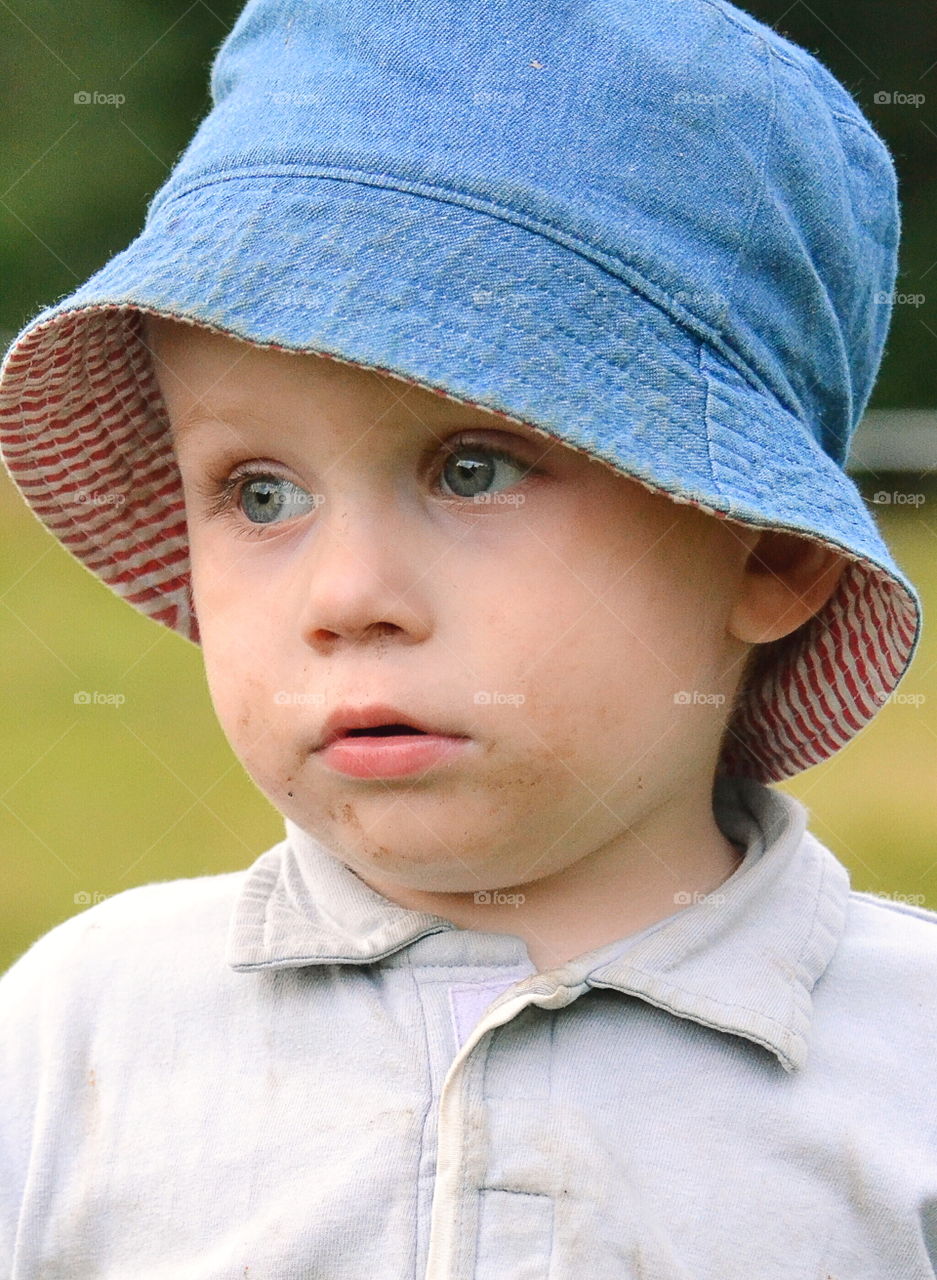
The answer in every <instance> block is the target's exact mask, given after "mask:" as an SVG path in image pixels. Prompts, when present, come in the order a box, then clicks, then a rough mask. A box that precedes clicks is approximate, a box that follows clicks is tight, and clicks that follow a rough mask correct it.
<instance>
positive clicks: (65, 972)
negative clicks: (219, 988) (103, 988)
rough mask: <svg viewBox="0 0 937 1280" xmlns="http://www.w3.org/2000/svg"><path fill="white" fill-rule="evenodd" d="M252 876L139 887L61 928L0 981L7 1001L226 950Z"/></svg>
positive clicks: (205, 877)
mask: <svg viewBox="0 0 937 1280" xmlns="http://www.w3.org/2000/svg"><path fill="white" fill-rule="evenodd" d="M247 874H248V872H247V871H246V870H242V871H229V872H222V873H218V874H214V875H201V876H191V877H181V878H179V879H176V880H159V881H153V882H152V883H150V884H142V885H136V886H134V887H133V888H130V889H124V890H122V891H121V892H119V893H115V894H113V895H111V896H109V897H106V898H102V899H101V900H100V901H99V902H96V903H95V904H94V905H93V906H90V907H87V908H86V909H85V910H83V911H79V912H77V913H76V914H75V915H73V916H69V917H68V919H66V920H63V921H61V922H60V923H59V924H57V925H53V927H52V928H51V929H49V930H48V931H47V932H46V933H44V934H42V935H41V936H40V937H39V938H37V939H36V940H35V941H34V942H33V943H32V944H31V945H30V946H29V947H28V948H27V950H26V951H24V952H23V953H22V954H21V955H20V956H19V957H18V958H17V959H16V960H15V961H14V963H13V964H12V965H11V966H10V967H9V968H8V969H7V970H6V972H5V973H3V974H0V996H2V994H3V992H4V990H5V989H6V990H9V988H10V987H11V986H13V985H14V984H15V985H20V986H28V985H31V983H39V982H41V981H42V980H43V979H44V978H48V977H49V976H50V975H51V974H53V973H54V974H55V975H56V977H57V978H58V979H59V980H60V981H67V979H68V977H69V975H71V977H72V978H73V979H76V978H77V976H78V974H79V972H80V973H82V974H83V976H84V977H85V978H86V979H87V978H88V977H90V976H91V975H92V974H93V973H94V972H95V971H97V972H100V971H102V970H107V969H108V968H111V972H113V966H116V965H121V964H124V965H125V964H127V963H128V961H130V962H143V963H147V964H151V965H154V966H155V965H158V964H160V963H161V962H165V961H173V960H175V961H178V960H179V959H180V958H181V956H182V955H183V954H184V953H185V952H187V951H192V949H200V948H203V947H211V948H214V949H215V950H217V947H218V945H219V941H220V945H221V946H222V947H223V945H224V935H225V932H226V930H227V927H228V920H229V917H230V914H231V911H232V909H233V906H234V902H235V899H236V896H237V893H238V892H239V890H240V888H241V887H242V885H243V883H244V878H245V877H246V876H247Z"/></svg>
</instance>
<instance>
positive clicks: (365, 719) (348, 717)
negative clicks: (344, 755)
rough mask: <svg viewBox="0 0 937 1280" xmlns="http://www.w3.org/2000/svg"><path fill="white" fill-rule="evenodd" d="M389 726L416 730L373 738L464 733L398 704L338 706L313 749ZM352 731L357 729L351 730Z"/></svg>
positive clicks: (445, 736)
mask: <svg viewBox="0 0 937 1280" xmlns="http://www.w3.org/2000/svg"><path fill="white" fill-rule="evenodd" d="M389 725H398V726H406V727H407V728H409V729H412V730H414V733H413V734H412V735H411V734H406V735H405V734H403V733H401V734H397V735H393V734H389V733H383V734H380V735H378V734H376V733H375V734H374V735H372V737H371V740H372V741H380V742H388V741H390V742H392V741H393V740H394V738H395V736H396V737H397V738H400V737H404V736H406V737H420V736H435V737H444V738H461V737H463V736H464V735H462V734H456V733H453V732H452V731H451V729H450V728H449V726H443V725H432V724H429V723H428V722H426V721H424V720H423V719H421V718H420V717H417V716H414V715H411V714H410V713H409V712H407V711H401V710H400V709H399V708H397V707H391V706H387V705H386V704H375V703H372V704H371V705H369V706H366V707H351V706H345V707H337V708H336V709H335V710H334V711H333V712H332V713H331V715H330V716H329V717H328V718H327V719H326V721H325V724H324V725H323V727H322V733H321V734H320V736H319V739H318V741H317V743H316V746H315V748H314V750H316V751H321V750H323V749H325V748H326V747H328V746H330V745H331V744H332V743H333V742H335V741H338V740H340V739H344V738H346V737H348V736H349V735H350V737H351V740H354V739H355V738H360V737H363V736H364V735H365V731H366V730H368V729H374V730H377V729H380V728H382V727H383V728H384V729H385V730H386V728H387V726H389ZM352 730H355V731H356V732H354V733H351V731H352Z"/></svg>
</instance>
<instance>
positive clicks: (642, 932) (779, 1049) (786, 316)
mask: <svg viewBox="0 0 937 1280" xmlns="http://www.w3.org/2000/svg"><path fill="white" fill-rule="evenodd" d="M212 88H213V94H214V105H213V109H212V112H211V113H210V114H209V116H208V117H207V118H206V120H205V121H203V123H202V124H201V126H200V127H199V130H198V132H197V134H196V136H195V138H194V139H193V142H192V143H191V145H190V147H189V148H188V150H187V151H186V153H185V155H184V156H183V157H182V158H181V159H180V161H179V162H178V164H177V166H176V168H175V170H174V171H173V173H172V175H171V176H170V178H169V180H168V182H167V184H166V186H165V187H164V188H163V189H162V190H161V191H160V192H159V194H158V195H157V196H156V198H155V200H154V201H153V203H152V205H151V207H150V211H149V215H148V219H147V225H146V227H145V228H144V230H143V232H142V233H141V235H140V236H139V237H138V239H137V240H136V241H135V242H134V243H133V244H132V245H131V246H130V247H129V248H128V249H127V250H126V251H125V252H124V253H122V254H120V255H118V256H117V257H116V258H115V259H113V260H112V261H111V262H110V263H108V264H106V265H105V267H104V268H102V270H101V271H100V272H98V273H97V275H96V276H94V277H93V278H92V279H91V280H90V281H88V282H87V283H86V284H85V285H84V286H82V288H81V289H79V290H78V291H77V292H76V293H75V294H73V295H72V296H71V297H70V298H68V299H66V300H65V301H63V302H61V303H59V304H57V305H56V306H55V307H52V308H50V309H49V310H47V311H45V312H43V313H42V314H41V315H40V316H39V317H37V318H36V319H35V320H34V321H32V322H31V324H30V325H29V326H27V328H26V329H25V330H24V331H23V332H22V333H21V334H20V336H19V337H18V339H17V340H16V342H15V343H14V345H13V347H12V348H11V350H10V352H9V353H8V356H7V358H6V360H5V362H4V366H3V369H2V374H0V413H2V418H0V422H2V443H3V450H4V458H5V461H6V465H7V467H8V469H9V471H10V474H11V475H12V476H13V478H14V479H15V480H16V482H17V483H18V484H19V486H20V488H21V490H22V492H23V494H24V496H25V498H26V499H27V501H29V503H30V504H31V506H32V508H33V510H34V511H35V512H36V514H37V515H38V516H39V517H40V518H41V519H42V520H43V521H44V522H45V523H46V525H47V526H48V527H49V528H50V529H51V530H52V531H53V532H54V533H55V534H56V535H57V536H58V537H59V538H61V540H62V541H63V543H64V544H65V545H66V546H67V547H68V548H69V549H70V550H71V551H72V552H73V553H74V554H75V555H76V556H77V557H78V558H79V559H80V560H81V561H82V563H84V564H86V565H87V566H88V567H89V568H91V569H92V570H93V571H94V572H95V573H97V574H98V575H99V576H100V577H101V578H102V580H103V581H104V582H106V583H107V584H108V585H109V586H111V587H112V588H114V589H115V590H117V591H119V592H120V593H121V594H122V595H123V596H124V597H125V598H126V599H127V600H128V601H129V602H130V603H131V604H133V605H134V606H135V607H137V608H138V609H141V610H142V611H143V612H145V613H146V614H148V615H149V616H150V617H152V618H154V619H156V620H157V621H159V622H161V623H163V624H165V625H167V626H170V627H172V628H174V629H175V630H177V631H178V632H180V633H181V634H182V635H185V636H187V637H188V638H189V639H192V640H193V641H197V642H198V643H200V645H201V647H202V651H203V654H204V659H205V666H206V672H207V676H208V680H209V684H210V689H211V694H212V699H213V703H214V706H215V708H216V710H217V713H218V716H219V719H220V721H221V724H222V725H223V727H224V730H225V732H226V734H227V735H228V737H229V739H230V741H231V743H232V746H233V748H234V750H235V751H236V752H237V754H238V756H239V758H240V759H241V761H242V762H243V763H244V765H245V767H246V768H247V770H248V771H249V773H250V775H251V777H252V778H253V779H254V780H255V781H256V783H257V785H258V786H259V787H260V788H261V790H262V791H263V792H264V794H265V795H267V796H268V797H269V798H270V799H271V800H272V802H273V803H274V804H275V805H276V806H277V808H278V809H279V810H280V811H281V812H282V813H283V815H284V829H285V838H284V839H283V840H282V841H281V842H280V843H279V844H277V845H276V846H275V847H274V848H272V849H270V850H268V851H267V852H265V853H264V854H263V855H262V856H261V857H259V858H258V860H257V861H256V862H255V863H254V865H253V866H251V867H249V868H248V869H246V870H244V871H239V872H235V873H231V874H225V875H217V876H202V877H196V878H192V879H183V880H176V881H172V882H166V883H156V884H150V885H146V886H142V887H139V888H135V889H131V890H129V891H127V892H124V893H120V894H118V895H116V896H115V897H113V898H110V899H108V900H106V901H104V902H102V903H100V904H99V905H97V906H94V907H92V908H91V909H90V910H87V911H84V912H82V913H81V914H80V915H78V916H76V917H74V918H72V919H70V920H68V921H66V922H65V923H64V924H61V925H59V926H58V927H56V928H54V929H52V930H51V931H50V932H48V933H47V934H46V935H45V936H44V937H42V938H40V939H39V940H38V941H37V942H36V943H35V944H34V945H33V946H32V947H31V948H30V949H29V950H28V951H27V952H26V953H25V954H24V955H23V956H22V957H20V959H19V960H18V961H17V962H16V963H15V964H14V965H13V966H12V968H11V969H10V970H9V971H8V972H7V973H6V974H5V975H4V977H3V979H2V981H0V1028H2V1037H0V1085H2V1099H3V1101H2V1103H0V1178H2V1183H0V1259H2V1270H3V1274H4V1275H5V1276H10V1277H12V1278H13V1280H34V1278H38V1277H40V1276H41V1277H43V1280H52V1278H53V1277H68V1278H69V1280H79V1278H81V1277H95V1278H101V1280H127V1278H128V1277H134V1280H144V1278H152V1280H156V1277H167V1278H168V1277H173V1278H174V1280H175V1278H176V1277H178V1278H180V1280H209V1278H211V1280H215V1278H218V1280H221V1278H222V1277H223V1278H224V1280H233V1278H234V1277H250V1278H251V1280H267V1278H268V1277H270V1278H273V1277H276V1280H282V1278H284V1277H296V1278H298V1277H321V1278H323V1280H361V1278H362V1277H367V1276H378V1277H381V1280H416V1278H417V1277H419V1278H421V1280H422V1278H426V1280H535V1278H536V1280H539V1278H541V1277H542V1278H543V1280H548V1278H549V1280H568V1278H571V1277H576V1278H577V1280H579V1278H580V1277H582V1278H583V1280H613V1278H614V1280H623V1278H630V1280H637V1278H638V1277H641V1278H643V1280H649V1278H653V1280H754V1278H755V1277H757V1280H873V1278H874V1280H886V1278H889V1280H897V1278H899V1277H900V1278H901V1280H926V1278H932V1277H934V1276H935V1275H937V1109H935V1106H934V1103H933V1092H934V1089H933V1085H934V1071H933V1067H932V1062H933V1040H934V1031H935V1025H937V1024H935V1014H937V999H935V985H934V979H935V977H937V933H935V931H934V924H935V922H937V915H934V914H932V913H931V912H929V911H926V910H920V909H913V908H909V907H904V906H899V905H897V904H894V903H888V902H885V901H883V900H881V899H879V898H876V897H873V896H871V895H866V894H861V893H855V892H851V891H850V885H849V879H848V875H847V873H846V870H845V868H844V867H843V866H842V864H841V863H840V862H839V861H838V859H837V858H836V856H835V855H834V854H833V853H832V852H831V851H830V850H828V849H827V848H825V847H824V846H823V845H822V844H821V843H820V842H819V841H818V840H817V839H816V838H815V837H814V836H813V835H812V834H811V833H810V832H809V831H808V830H807V829H806V819H807V813H806V810H805V809H804V807H803V806H802V805H801V804H800V803H798V802H797V801H795V800H794V799H792V798H791V797H789V796H788V795H786V794H785V793H783V792H780V791H777V790H775V789H773V788H772V787H771V785H770V784H771V783H772V782H773V781H777V780H780V779H782V778H784V777H789V776H792V775H793V774H795V773H797V772H798V771H800V770H803V769H806V768H808V767H809V766H810V765H811V764H814V763H817V762H818V761H820V760H823V759H826V758H828V757H829V756H830V755H832V754H833V753H834V752H835V751H837V750H838V749H840V748H841V747H842V746H843V745H844V744H845V743H846V742H848V741H849V740H850V739H851V738H852V737H853V736H854V735H855V734H856V733H857V732H858V731H859V730H861V728H862V727H863V726H864V725H865V724H867V723H868V722H869V720H870V719H871V718H872V717H873V716H874V714H875V711H876V710H877V709H878V708H879V707H880V706H881V704H882V701H883V700H884V698H885V697H886V696H887V695H888V694H889V693H890V692H891V691H892V690H893V689H894V688H895V686H896V685H897V683H898V681H899V680H900V678H901V676H902V675H903V673H904V671H905V670H906V668H907V666H908V664H909V663H910V661H911V658H912V656H913V653H914V650H915V646H916V644H917V640H918V634H919V629H920V603H919V600H918V598H917V595H916V593H915V590H914V588H913V586H912V585H911V584H910V583H909V582H908V581H907V579H906V578H905V577H904V575H903V574H902V572H901V571H900V569H899V568H898V566H897V565H896V564H895V563H894V561H893V559H892V558H891V555H890V553H889V551H888V549H887V548H886V547H885V545H884V544H883V542H882V541H881V538H880V536H879V533H878V531H877V529H876V527H875V525H874V522H873V521H872V519H871V517H870V516H869V514H868V513H867V511H866V509H865V507H864V505H863V502H862V499H861V497H860V495H859V493H858V491H857V489H856V488H855V486H854V485H853V484H852V482H851V481H850V480H849V479H848V478H847V476H846V475H845V474H844V471H843V464H844V460H845V457H846V454H847V450H848V446H849V441H850V438H851V435H852V432H853V430H854V428H855V426H856V423H857V422H858V420H859V419H860V417H861V415H862V412H863V410H864V408H865V405H866V403H867V401H868V398H869V395H870V393H871V389H872V386H873V383H874V379H875V376H876V373H877V370H878V366H879V362H880V358H881V352H882V348H883V344H884V341H885V336H886V332H887V326H888V319H889V308H888V307H887V306H883V305H880V304H879V303H878V301H877V299H878V298H879V297H880V295H881V294H882V293H884V294H888V293H889V291H890V290H891V288H892V286H893V284H894V278H895V271H896V247H897V225H898V221H897V220H898V211H897V204H896V194H895V177H894V171H893V168H892V166H891V161H890V158H889V156H888V153H887V151H886V150H885V148H884V146H883V144H882V143H881V141H880V140H879V139H878V138H877V137H876V135H875V134H874V133H873V131H872V130H871V128H870V126H869V124H868V122H867V121H866V120H865V119H864V117H863V116H862V114H861V112H860V110H859V108H858V106H857V105H856V104H855V102H854V101H853V100H852V99H851V97H850V96H849V95H848V94H847V93H846V91H845V90H844V89H843V88H842V86H840V85H839V84H838V83H837V82H836V81H835V80H834V79H833V78H832V77H831V76H830V75H829V73H828V72H827V71H826V70H825V69H824V68H822V67H821V66H820V65H819V64H818V63H817V62H816V61H815V60H814V59H813V58H812V57H811V56H810V55H808V54H807V53H805V52H804V51H803V50H801V49H799V48H797V47H796V46H794V45H792V44H790V43H789V42H787V41H785V40H784V39H782V38H781V37H779V36H778V35H777V34H776V33H774V32H772V31H771V30H770V29H768V28H766V27H764V26H762V25H761V24H759V23H757V22H755V21H754V20H752V19H751V18H750V17H748V16H746V15H745V14H743V13H742V12H740V11H739V10H737V9H735V8H733V7H732V6H730V5H728V4H725V3H721V2H720V0H683V2H682V3H680V4H675V3H673V0H616V2H615V3H612V4H604V5H595V4H584V5H579V6H564V5H559V4H547V5H542V4H538V5H536V6H533V5H526V4H520V5H519V4H517V3H512V4H510V5H508V4H507V3H492V2H491V0H484V3H482V2H481V0H470V3H469V4H468V5H466V4H464V3H462V4H459V5H458V6H455V5H451V4H449V3H448V0H434V2H432V3H423V4H417V5H410V6H402V5H398V4H396V3H393V2H392V0H370V2H369V3H368V4H367V5H363V4H358V3H357V2H356V0H352V2H351V3H349V2H348V0H342V3H341V4H339V3H337V2H333V3H329V2H328V0H327V2H326V3H324V4H321V5H317V6H311V5H299V4H295V3H292V0H252V3H250V4H249V5H248V6H247V8H246V9H245V10H244V12H243V14H242V16H241V18H240V19H239V21H238V23H237V26H236V27H235V29H234V31H233V32H232V33H231V35H230V36H229V37H228V39H227V40H226V41H225V43H224V45H223V46H222V48H221V50H220V51H219V53H218V56H217V59H216V62H215V66H214V70H213V77H212ZM103 495H110V498H109V500H108V501H94V500H93V499H94V498H101V497H103ZM369 730H370V732H369Z"/></svg>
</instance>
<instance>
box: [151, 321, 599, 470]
mask: <svg viewBox="0 0 937 1280" xmlns="http://www.w3.org/2000/svg"><path fill="white" fill-rule="evenodd" d="M154 321H155V323H153V322H154ZM145 341H146V342H147V345H148V346H149V348H150V350H151V353H152V355H153V358H154V366H155V370H156V376H157V380H158V382H159V385H160V389H161V391H162V392H163V398H164V401H165V404H166V409H167V413H168V417H169V421H170V425H171V428H172V434H173V438H174V440H175V441H176V442H180V443H181V442H184V443H185V444H186V445H192V444H197V443H198V442H199V441H200V440H202V439H203V438H205V437H208V436H211V435H215V434H217V433H219V432H221V433H224V431H225V430H226V429H228V430H231V429H242V428H243V429H245V430H258V431H262V430H264V429H265V428H267V427H275V426H277V425H279V426H280V427H281V428H282V425H283V414H284V412H285V413H286V414H287V417H288V421H289V422H290V423H294V424H296V426H297V427H299V426H301V425H302V422H303V421H304V420H306V419H307V417H308V420H309V421H310V422H312V423H314V422H315V420H316V416H317V415H318V414H320V413H321V412H322V411H325V413H326V414H327V415H328V417H329V419H330V420H332V421H333V422H334V423H335V424H336V425H338V424H339V423H340V422H341V420H343V419H347V420H348V421H349V423H350V424H353V423H355V422H357V421H364V422H366V423H367V424H368V425H369V426H371V427H373V428H374V429H376V430H382V431H383V432H384V433H386V434H389V435H394V436H395V437H397V438H399V439H406V438H407V437H417V436H420V435H423V434H427V433H428V434H432V435H437V434H438V433H439V431H440V430H441V429H445V430H447V431H448V430H459V429H477V430H485V431H496V432H502V431H503V432H510V433H513V434H515V435H517V436H520V437H521V438H523V439H526V440H528V441H529V442H530V443H531V444H532V445H539V446H540V448H541V450H544V451H546V450H557V449H566V450H567V451H568V452H569V453H571V454H573V453H579V452H580V451H578V450H576V449H574V448H572V447H571V446H569V445H567V444H566V443H565V442H564V441H563V440H561V439H560V438H559V437H558V436H556V435H554V434H552V433H551V432H549V431H547V430H545V429H544V428H542V427H539V426H537V425H535V424H533V423H528V422H524V421H522V420H521V419H518V418H515V417H512V416H510V415H508V414H506V413H502V412H499V411H498V410H496V409H493V408H488V407H486V406H484V405H479V404H476V403H473V402H470V401H467V400H462V399H459V398H458V397H457V396H454V395H452V394H450V393H448V392H441V391H439V390H435V389H433V388H432V387H428V386H424V385H421V384H418V383H416V382H413V381H412V380H410V379H405V378H403V377H400V376H397V375H394V374H391V373H388V372H387V371H386V370H383V369H377V368H371V367H369V366H367V365H361V364H356V363H353V362H350V361H346V360H339V359H335V358H332V357H330V356H329V355H328V354H326V353H322V352H315V351H308V352H303V351H286V350H282V349H273V348H268V347H262V346H259V345H256V344H254V343H249V342H243V341H241V340H239V339H237V338H233V337H229V336H227V335H224V334H218V333H215V332H212V331H210V330H207V329H204V328H201V327H198V326H191V325H186V324H181V323H178V322H175V321H171V320H167V319H164V318H163V317H151V316H148V317H146V326H145ZM583 456H584V457H585V458H589V457H590V455H588V454H585V453H583Z"/></svg>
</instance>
